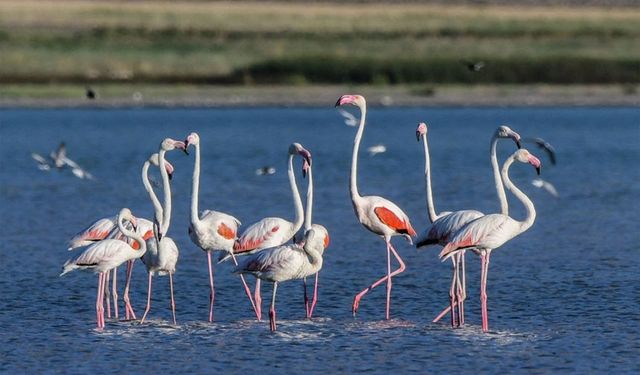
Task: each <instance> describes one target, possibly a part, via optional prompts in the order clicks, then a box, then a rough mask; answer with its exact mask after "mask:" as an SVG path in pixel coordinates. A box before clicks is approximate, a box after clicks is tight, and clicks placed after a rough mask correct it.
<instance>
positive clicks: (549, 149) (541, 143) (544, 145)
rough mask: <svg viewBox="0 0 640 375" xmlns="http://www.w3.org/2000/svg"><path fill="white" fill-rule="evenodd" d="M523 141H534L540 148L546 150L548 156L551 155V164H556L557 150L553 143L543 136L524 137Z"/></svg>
mask: <svg viewBox="0 0 640 375" xmlns="http://www.w3.org/2000/svg"><path fill="white" fill-rule="evenodd" d="M522 141H523V142H527V143H533V144H535V145H536V146H537V147H538V148H539V149H541V150H544V152H546V153H547V156H549V160H551V164H553V165H555V164H556V150H555V149H554V148H553V146H551V144H550V143H549V142H547V141H545V140H544V139H542V138H538V137H534V138H522Z"/></svg>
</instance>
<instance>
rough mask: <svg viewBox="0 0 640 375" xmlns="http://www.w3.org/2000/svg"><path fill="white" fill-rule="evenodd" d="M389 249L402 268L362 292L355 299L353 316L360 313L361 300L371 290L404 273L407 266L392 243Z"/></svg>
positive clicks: (389, 244) (388, 246)
mask: <svg viewBox="0 0 640 375" xmlns="http://www.w3.org/2000/svg"><path fill="white" fill-rule="evenodd" d="M387 244H388V245H387V248H388V249H390V250H391V251H392V252H393V255H394V256H395V257H396V259H397V260H398V263H400V267H399V268H398V269H396V270H395V271H393V272H391V274H388V275H386V276H384V277H382V278H381V279H380V280H378V281H376V282H375V283H373V284H371V285H370V286H369V287H368V288H366V289H364V290H363V291H361V292H360V293H358V294H357V295H356V296H355V298H354V299H353V306H352V308H351V309H352V312H353V316H355V315H356V313H357V312H358V307H359V306H360V300H361V299H362V296H364V295H365V294H367V293H368V292H370V291H371V290H373V289H374V288H375V287H377V286H378V285H380V284H382V283H383V282H385V281H386V280H387V279H388V278H391V277H394V276H395V275H397V274H399V273H402V272H404V270H405V268H406V266H405V264H404V262H403V261H402V258H400V256H399V255H398V253H397V252H396V250H395V249H394V248H393V246H392V245H391V243H390V242H387Z"/></svg>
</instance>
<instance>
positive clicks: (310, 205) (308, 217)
mask: <svg viewBox="0 0 640 375" xmlns="http://www.w3.org/2000/svg"><path fill="white" fill-rule="evenodd" d="M307 177H308V178H309V181H308V185H307V207H306V210H305V213H304V230H305V232H306V231H308V230H309V229H311V218H312V215H313V172H312V168H311V167H309V173H308V176H307Z"/></svg>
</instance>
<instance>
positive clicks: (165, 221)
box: [156, 150, 171, 236]
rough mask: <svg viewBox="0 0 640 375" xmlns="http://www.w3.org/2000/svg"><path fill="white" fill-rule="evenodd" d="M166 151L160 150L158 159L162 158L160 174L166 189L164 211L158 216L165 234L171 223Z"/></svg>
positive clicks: (162, 231) (164, 234) (161, 229)
mask: <svg viewBox="0 0 640 375" xmlns="http://www.w3.org/2000/svg"><path fill="white" fill-rule="evenodd" d="M165 153H166V151H165V150H160V152H158V159H160V174H161V175H162V188H163V190H164V213H163V215H162V216H161V218H156V220H158V223H159V224H160V232H161V233H162V235H163V236H166V235H167V232H168V231H169V225H170V224H171V186H170V184H169V174H168V173H167V169H166V168H165V160H164V155H165Z"/></svg>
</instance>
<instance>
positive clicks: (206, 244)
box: [184, 132, 258, 322]
mask: <svg viewBox="0 0 640 375" xmlns="http://www.w3.org/2000/svg"><path fill="white" fill-rule="evenodd" d="M184 143H185V147H189V145H193V146H194V147H195V149H196V152H195V160H194V164H193V178H192V186H191V214H190V219H191V220H190V225H189V237H190V238H191V241H193V243H194V244H196V246H198V247H199V248H201V249H202V250H203V251H205V252H206V253H207V260H208V263H209V287H210V289H211V293H210V294H209V322H213V302H214V300H215V288H214V286H213V266H212V264H211V252H212V251H216V250H220V251H225V252H227V253H228V254H230V255H231V258H232V259H233V263H234V264H235V265H236V266H237V265H238V261H237V260H236V258H235V256H234V255H233V244H234V242H235V240H236V239H237V233H238V226H239V225H240V220H238V219H236V218H235V217H233V216H231V215H228V214H225V213H223V212H218V211H212V210H205V211H203V212H202V214H200V215H198V195H199V193H198V191H199V188H200V136H199V135H198V133H195V132H194V133H191V134H189V136H187V138H186V140H185V142H184ZM240 277H241V279H242V284H243V285H244V289H245V292H246V293H247V296H248V297H249V301H251V306H252V308H253V311H254V312H255V313H256V316H258V312H257V310H256V307H255V304H254V302H253V298H251V291H250V290H249V286H248V285H247V282H246V281H245V279H244V276H242V275H240Z"/></svg>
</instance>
